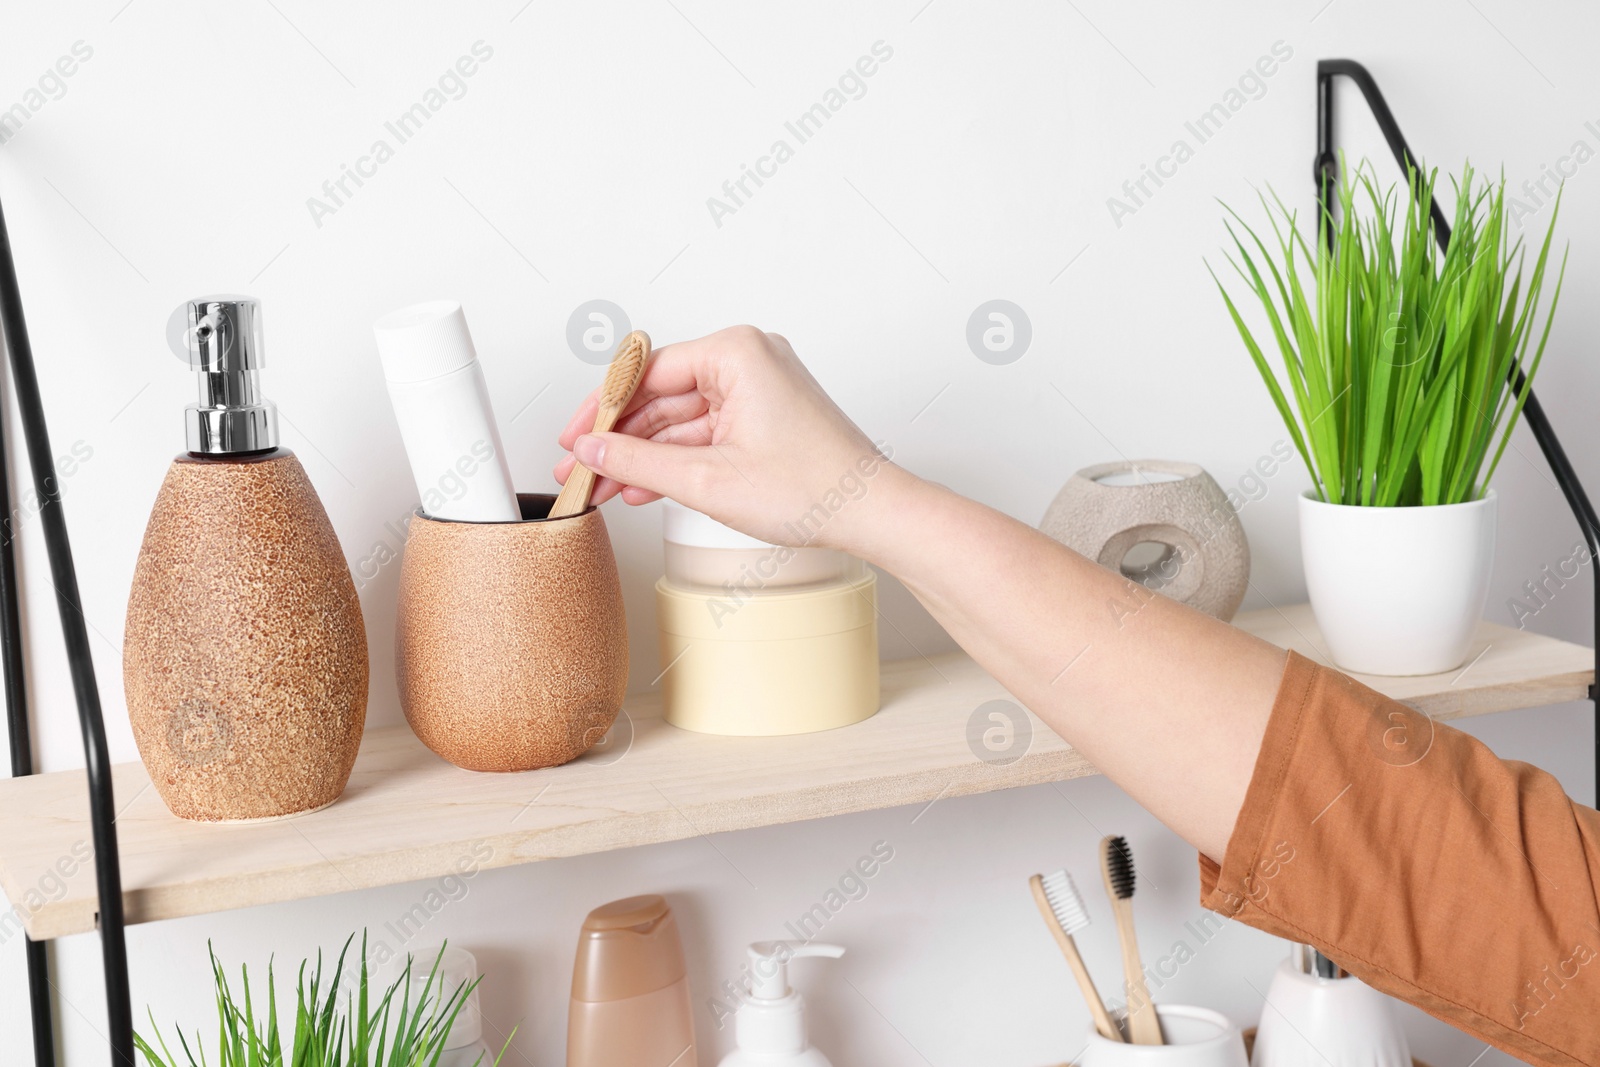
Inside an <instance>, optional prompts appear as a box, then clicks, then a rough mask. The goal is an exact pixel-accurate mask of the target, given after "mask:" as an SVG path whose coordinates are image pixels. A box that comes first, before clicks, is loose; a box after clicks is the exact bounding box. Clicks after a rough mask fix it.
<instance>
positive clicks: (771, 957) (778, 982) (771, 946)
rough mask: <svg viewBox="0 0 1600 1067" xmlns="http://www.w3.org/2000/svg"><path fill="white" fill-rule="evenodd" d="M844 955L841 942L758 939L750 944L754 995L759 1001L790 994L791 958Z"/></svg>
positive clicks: (751, 991) (836, 957) (752, 990)
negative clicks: (830, 943)
mask: <svg viewBox="0 0 1600 1067" xmlns="http://www.w3.org/2000/svg"><path fill="white" fill-rule="evenodd" d="M843 955H844V947H843V946H841V945H825V944H821V943H819V942H816V941H757V942H756V943H755V944H753V945H751V946H750V977H751V980H752V983H753V984H752V986H751V989H750V995H751V996H752V997H755V998H757V999H759V1000H779V999H782V998H783V997H786V996H788V995H789V993H790V992H791V990H790V989H789V961H790V960H792V959H794V958H795V957H796V956H827V957H828V958H830V959H838V958H839V957H840V956H843Z"/></svg>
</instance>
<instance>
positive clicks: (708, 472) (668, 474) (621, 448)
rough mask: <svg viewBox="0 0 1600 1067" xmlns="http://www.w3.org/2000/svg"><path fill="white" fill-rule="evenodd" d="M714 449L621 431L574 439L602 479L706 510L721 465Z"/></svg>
mask: <svg viewBox="0 0 1600 1067" xmlns="http://www.w3.org/2000/svg"><path fill="white" fill-rule="evenodd" d="M712 452H713V450H712V449H708V448H696V447H692V446H686V445H670V444H662V443H660V442H658V441H647V440H645V439H643V438H639V437H629V436H628V435H627V434H620V433H589V434H584V435H583V436H582V437H580V438H578V439H577V441H575V442H573V454H574V455H576V456H577V457H578V462H580V463H582V464H583V465H584V466H585V467H588V468H589V469H590V470H592V471H594V472H595V473H596V474H598V475H600V476H601V477H602V478H610V479H612V480H613V481H616V482H620V483H621V484H623V485H627V486H637V487H639V488H641V489H645V490H648V491H649V492H652V493H660V494H661V495H662V496H670V497H671V498H672V499H674V500H676V501H678V502H679V503H681V504H684V505H686V506H687V507H691V508H695V509H696V510H703V509H704V508H705V507H706V501H705V498H706V497H707V496H708V494H710V493H712V492H714V487H715V486H716V484H717V483H718V481H719V480H720V476H721V475H722V466H721V464H720V463H719V461H718V460H716V459H714V458H713V456H712V455H711V453H712Z"/></svg>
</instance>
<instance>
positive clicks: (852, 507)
mask: <svg viewBox="0 0 1600 1067" xmlns="http://www.w3.org/2000/svg"><path fill="white" fill-rule="evenodd" d="M863 484H864V486H865V488H864V491H862V492H861V493H860V495H859V496H858V497H857V498H855V499H853V500H850V501H849V502H848V503H847V504H846V505H845V506H844V507H843V508H841V509H840V511H839V516H838V517H839V519H840V520H842V521H840V522H838V523H837V524H836V527H835V529H836V534H835V536H834V537H832V538H830V539H829V540H830V541H832V543H833V547H835V548H838V549H840V550H842V551H844V552H848V553H850V554H851V555H852V556H856V557H857V558H859V559H863V560H865V561H867V562H868V563H872V564H875V565H877V566H880V567H884V568H886V569H888V568H890V566H891V560H892V559H893V558H894V556H895V555H896V549H897V548H898V547H900V546H901V545H903V542H904V541H905V540H906V538H907V537H910V536H914V535H913V534H912V533H911V532H910V531H914V530H915V529H916V528H917V518H916V516H917V514H918V512H919V511H920V510H921V509H922V508H923V507H924V506H925V504H924V501H925V500H926V497H927V495H928V491H929V490H932V489H935V488H937V487H935V486H933V485H932V484H931V483H929V482H925V481H923V480H922V479H921V478H919V477H917V476H916V475H915V474H912V473H911V472H910V471H908V470H906V469H905V468H904V467H901V466H898V465H897V464H895V463H893V462H891V461H889V460H886V459H879V460H878V461H877V463H876V466H875V469H874V470H873V471H872V473H871V474H870V475H869V476H867V477H865V478H863Z"/></svg>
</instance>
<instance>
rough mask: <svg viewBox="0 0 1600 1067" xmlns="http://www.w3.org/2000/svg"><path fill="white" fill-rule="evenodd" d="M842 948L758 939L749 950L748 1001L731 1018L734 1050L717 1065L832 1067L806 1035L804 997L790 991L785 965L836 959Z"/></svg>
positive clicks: (740, 1066)
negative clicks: (814, 958)
mask: <svg viewBox="0 0 1600 1067" xmlns="http://www.w3.org/2000/svg"><path fill="white" fill-rule="evenodd" d="M843 955H844V949H843V948H841V947H840V946H838V945H823V944H817V943H815V942H804V941H757V942H756V943H755V944H753V945H751V946H750V975H751V978H752V982H753V984H752V986H751V989H750V997H749V999H747V1000H746V1001H745V1002H744V1003H743V1004H741V1005H740V1006H739V1010H738V1011H737V1012H736V1013H735V1014H734V1017H733V1033H734V1040H735V1041H736V1042H737V1043H738V1046H739V1047H738V1048H736V1049H734V1050H733V1051H732V1052H730V1053H728V1055H727V1056H725V1057H723V1060H722V1064H721V1067H832V1064H831V1062H830V1061H829V1060H828V1057H826V1056H824V1055H823V1054H822V1053H821V1052H819V1051H817V1049H816V1048H815V1047H814V1046H813V1045H812V1044H811V1038H810V1035H809V1034H807V1033H806V1002H805V998H804V997H802V996H801V995H800V994H799V993H797V992H795V991H794V990H793V989H790V988H789V961H790V960H792V959H794V958H796V957H798V956H827V957H829V958H831V959H838V958H839V957H840V956H843Z"/></svg>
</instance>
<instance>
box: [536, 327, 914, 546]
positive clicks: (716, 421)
mask: <svg viewBox="0 0 1600 1067" xmlns="http://www.w3.org/2000/svg"><path fill="white" fill-rule="evenodd" d="M596 394H598V390H596V392H595V393H592V394H590V396H589V397H588V399H587V400H585V401H584V403H583V405H582V406H581V407H579V409H578V411H577V413H576V414H575V415H573V417H572V420H571V421H570V422H569V423H568V424H567V428H566V430H565V431H563V432H562V434H561V447H563V448H566V449H569V450H570V451H571V452H572V453H573V454H574V455H576V457H577V460H578V461H579V462H581V463H583V464H584V466H586V467H588V468H589V469H590V470H592V471H594V472H595V473H596V474H597V475H599V476H600V477H599V479H598V481H597V483H596V486H595V493H594V501H595V503H600V502H601V501H604V500H607V499H609V498H610V497H612V496H615V495H616V494H617V493H618V492H620V493H621V494H622V499H623V500H625V501H627V502H628V503H630V504H645V503H648V502H650V501H652V500H656V499H658V498H660V497H663V496H666V497H671V498H672V499H673V500H676V501H677V502H678V503H680V504H683V505H685V506H687V507H691V508H694V509H695V510H696V511H701V512H704V513H706V514H707V515H710V516H711V517H712V518H714V519H716V520H718V521H719V522H723V523H726V524H727V525H729V526H732V527H734V528H735V529H737V530H740V531H742V532H744V533H747V534H749V535H751V536H752V537H757V538H760V539H761V540H763V541H769V542H772V543H774V544H786V545H798V544H802V543H809V544H817V545H824V546H828V547H835V548H845V549H848V548H850V547H851V545H852V541H853V538H852V534H853V533H855V532H856V531H857V530H859V528H860V527H861V525H862V523H863V520H864V519H865V517H866V513H867V512H868V511H869V510H872V509H869V508H867V507H865V506H863V505H862V501H864V500H866V499H867V498H869V497H870V496H872V495H874V494H876V493H878V490H879V488H880V487H881V486H883V485H885V483H888V482H891V481H897V480H899V479H903V478H907V477H908V476H907V475H905V474H904V472H902V471H900V470H899V468H896V467H894V466H893V465H892V464H891V463H889V462H888V460H887V458H886V457H884V456H882V455H880V454H879V453H878V450H877V449H876V448H874V447H873V444H872V442H871V441H869V440H868V439H867V436H866V435H865V434H863V433H862V432H861V430H860V429H858V428H857V427H856V425H855V424H854V423H852V422H851V421H850V420H849V418H847V417H846V416H845V414H844V412H842V411H840V410H839V408H838V405H836V404H834V402H833V401H832V400H831V399H830V398H829V397H828V394H827V393H825V392H823V391H822V387H821V386H820V385H818V384H817V382H816V379H814V378H813V377H811V374H810V372H808V371H807V370H806V368H805V365H804V364H802V363H801V362H800V360H799V357H797V356H796V355H795V354H794V349H792V348H790V347H789V342H788V341H786V340H784V339H783V338H782V337H780V336H778V335H777V334H771V333H763V332H761V331H760V330H758V329H756V328H755V327H754V326H734V327H730V328H729V329H726V330H721V331H718V332H717V333H714V334H711V335H710V336H709V337H702V338H701V339H699V340H698V341H684V342H681V343H679V344H672V345H667V346H666V347H665V348H662V349H660V350H659V351H657V352H656V353H655V354H654V355H653V356H652V357H651V358H650V362H649V364H648V365H647V366H646V368H645V372H644V377H643V379H642V380H641V381H640V382H639V388H638V390H637V392H635V393H634V395H633V399H632V401H630V402H629V404H628V407H627V410H626V411H624V412H623V415H622V418H621V419H620V420H618V422H617V427H616V430H615V432H612V433H598V434H597V433H589V432H587V431H588V429H589V428H590V427H592V426H593V425H594V418H595V412H596V409H597V406H598V400H597V395H596ZM572 465H573V455H568V456H566V457H565V458H564V459H562V461H561V462H560V463H558V464H556V468H555V476H556V480H557V481H560V482H562V483H563V484H564V483H565V482H566V479H567V475H568V474H569V473H570V472H571V471H572Z"/></svg>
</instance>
